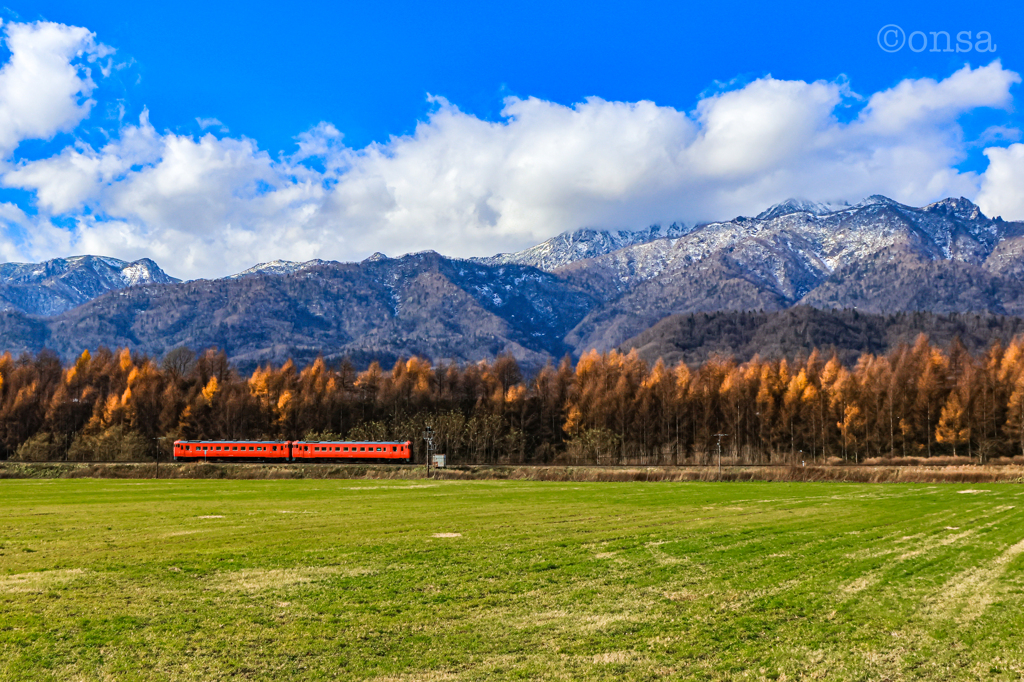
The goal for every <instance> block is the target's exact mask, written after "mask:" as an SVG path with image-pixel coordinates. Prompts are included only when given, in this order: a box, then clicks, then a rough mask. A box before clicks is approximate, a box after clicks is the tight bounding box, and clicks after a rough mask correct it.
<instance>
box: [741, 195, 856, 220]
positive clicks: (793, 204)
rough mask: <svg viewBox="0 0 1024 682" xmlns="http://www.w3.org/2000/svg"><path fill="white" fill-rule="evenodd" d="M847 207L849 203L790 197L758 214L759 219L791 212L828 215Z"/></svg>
mask: <svg viewBox="0 0 1024 682" xmlns="http://www.w3.org/2000/svg"><path fill="white" fill-rule="evenodd" d="M845 208H849V205H848V204H845V203H844V204H830V203H820V202H817V201H809V200H807V199H797V198H789V199H786V200H785V201H783V202H781V203H778V204H775V205H774V206H770V207H768V208H767V209H765V210H764V211H761V212H760V213H758V214H757V219H758V220H771V219H772V218H779V217H781V216H784V215H789V214H791V213H810V214H812V215H828V214H829V213H835V212H836V211H841V210H843V209H845Z"/></svg>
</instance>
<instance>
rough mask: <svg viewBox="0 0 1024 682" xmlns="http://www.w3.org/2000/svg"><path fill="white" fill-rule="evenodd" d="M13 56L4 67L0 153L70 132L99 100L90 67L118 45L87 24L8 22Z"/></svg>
mask: <svg viewBox="0 0 1024 682" xmlns="http://www.w3.org/2000/svg"><path fill="white" fill-rule="evenodd" d="M4 42H5V43H6V45H7V48H8V49H9V50H10V52H11V58H10V60H9V61H8V62H7V63H6V64H5V65H4V67H3V68H2V69H0V155H2V156H3V157H4V158H6V157H7V156H8V155H9V154H10V153H11V152H13V151H14V150H15V148H17V146H18V143H20V142H21V141H22V140H30V139H49V138H50V137H52V136H53V135H54V134H56V133H58V132H70V131H71V130H73V129H74V128H75V126H77V125H78V123H79V122H81V121H82V120H83V119H84V118H85V117H86V116H88V115H89V111H90V110H91V109H92V107H93V105H94V104H95V102H94V101H93V100H92V99H89V97H90V95H92V92H93V89H94V88H95V87H96V84H95V83H94V82H93V80H92V77H91V70H90V68H89V67H88V66H87V65H88V63H90V62H95V61H97V60H98V59H100V58H102V57H106V56H108V55H110V54H112V52H113V50H111V49H110V48H109V47H107V46H105V45H102V44H99V43H97V42H96V41H95V36H94V35H93V34H92V33H91V32H90V31H88V30H86V29H84V28H79V27H76V26H64V25H63V24H54V23H48V22H38V23H34V24H16V23H15V24H7V26H6V27H4Z"/></svg>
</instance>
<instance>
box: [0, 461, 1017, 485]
mask: <svg viewBox="0 0 1024 682" xmlns="http://www.w3.org/2000/svg"><path fill="white" fill-rule="evenodd" d="M426 475H427V474H426V469H425V467H424V466H423V465H422V464H419V465H416V464H412V465H409V464H402V465H381V464H338V463H303V464H278V463H275V464H253V463H245V464H243V463H223V462H187V463H179V462H162V463H160V465H159V466H157V465H156V464H154V463H126V462H0V478H137V479H144V478H168V479H190V478H194V479H240V480H262V479H331V478H339V479H422V478H425V477H426ZM430 477H431V478H432V479H439V480H517V481H563V482H572V481H575V482H599V481H608V482H626V481H647V482H658V481H845V482H851V483H1024V466H1021V465H1005V466H985V465H957V466H921V465H915V466H893V465H841V466H828V465H812V466H792V465H785V464H775V465H723V467H722V470H721V473H719V469H718V467H717V466H696V465H683V466H666V467H662V466H652V467H641V466H551V465H472V466H452V467H447V468H444V469H435V468H432V469H431V470H430Z"/></svg>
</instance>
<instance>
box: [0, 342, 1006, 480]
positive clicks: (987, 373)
mask: <svg viewBox="0 0 1024 682" xmlns="http://www.w3.org/2000/svg"><path fill="white" fill-rule="evenodd" d="M427 426H430V427H432V428H433V430H434V432H435V442H436V443H437V445H438V452H443V453H445V454H447V455H448V456H449V458H450V461H452V462H453V463H463V464H502V463H508V464H519V463H524V464H529V463H537V464H541V463H544V464H548V463H564V464H607V465H614V464H640V465H674V464H701V463H708V462H709V461H710V459H711V458H712V457H714V456H715V455H716V454H717V452H718V446H719V444H721V448H722V454H723V456H725V457H727V458H731V459H733V460H734V461H738V462H744V463H779V462H797V461H807V462H823V461H833V462H834V461H845V462H862V461H864V460H865V459H869V458H891V457H931V456H937V455H954V456H967V457H971V458H972V459H974V460H975V461H985V460H988V459H991V458H994V457H1012V456H1017V455H1024V339H1021V338H1016V339H1014V340H1013V341H1012V342H1011V343H1009V344H1008V345H1006V346H1003V345H1002V344H1001V343H1000V342H998V341H997V342H994V343H993V344H992V345H991V346H990V347H989V348H988V349H986V350H985V351H984V352H982V353H978V354H971V353H969V352H968V351H967V349H966V348H965V347H964V346H963V345H962V344H961V343H959V342H958V341H956V340H954V341H953V342H952V343H951V344H950V345H949V347H948V348H947V349H942V348H939V347H937V346H935V345H932V344H931V343H930V342H929V340H928V338H927V337H925V336H924V335H922V336H920V337H919V338H918V339H917V341H916V342H915V343H914V344H913V345H901V346H899V347H897V348H894V349H893V350H891V351H890V352H889V353H887V354H880V355H875V354H863V355H861V356H860V358H859V359H858V360H857V361H856V364H854V365H852V366H848V365H844V364H843V363H842V362H840V360H839V358H838V357H836V356H835V355H831V356H830V357H829V356H826V355H825V354H823V353H821V352H819V351H818V350H814V351H812V352H811V353H809V354H804V355H802V356H800V357H797V358H795V359H789V360H786V359H783V360H762V359H760V358H758V357H754V358H753V359H751V360H749V361H747V362H737V361H735V360H733V359H731V358H723V357H715V358H711V359H709V360H707V361H706V362H703V363H700V364H697V365H687V364H678V365H676V366H674V367H669V366H667V365H666V364H665V363H664V362H663V361H661V360H659V361H657V362H655V363H654V364H653V365H650V364H648V363H646V362H644V361H643V360H642V359H641V358H640V357H639V356H638V355H637V353H636V352H635V351H633V352H630V353H628V354H623V353H619V352H617V351H611V352H607V353H598V352H596V351H591V352H589V353H587V354H585V355H584V356H583V357H581V358H580V359H579V360H578V361H576V362H575V363H574V362H572V360H571V359H570V358H568V357H567V358H565V359H563V360H562V361H561V362H560V363H558V364H557V365H554V364H549V365H548V366H546V367H544V368H543V369H541V370H540V371H539V372H537V373H536V374H534V375H532V376H529V377H526V376H524V374H523V372H522V370H521V368H520V367H519V365H518V364H517V362H516V361H515V359H514V358H513V357H511V356H510V355H503V356H499V357H498V358H496V359H495V360H493V361H490V362H480V363H475V364H466V365H457V364H445V363H439V364H431V363H430V362H428V361H427V360H424V359H422V358H418V357H413V358H408V359H402V360H399V361H398V362H396V363H395V364H394V365H393V366H392V367H391V368H390V369H385V368H384V367H381V365H380V364H378V363H376V362H375V363H372V364H371V365H370V366H369V367H368V368H367V369H366V370H363V371H356V370H355V369H354V368H353V366H352V365H351V364H350V363H349V362H347V361H342V362H340V363H337V364H332V365H329V364H328V363H326V362H325V361H324V360H323V359H318V360H317V361H315V362H314V363H312V364H310V365H309V366H307V367H305V368H301V369H300V368H298V367H297V366H296V365H295V363H293V362H291V361H288V362H286V363H284V364H283V365H280V366H271V365H267V366H261V367H258V368H257V369H256V370H254V371H253V372H252V373H251V374H250V375H248V376H245V375H242V374H240V373H239V372H238V370H237V369H236V368H235V367H233V366H232V365H231V363H230V362H229V361H228V359H227V357H226V356H225V354H224V353H223V352H219V351H217V350H208V351H206V352H204V353H201V354H198V355H197V354H195V353H193V352H192V351H190V350H188V349H186V348H177V349H174V350H172V351H171V352H169V353H168V354H167V355H166V356H165V357H163V358H160V359H157V358H152V357H147V356H145V355H138V354H133V353H131V352H130V351H129V350H128V349H120V350H116V351H112V350H109V349H103V348H101V349H99V350H98V351H96V352H95V353H90V352H88V351H86V352H83V353H82V355H81V356H80V357H79V358H78V359H77V360H76V361H75V362H74V363H73V364H71V365H69V366H65V365H63V364H62V363H61V362H60V360H59V359H58V357H57V356H56V355H54V354H53V353H50V352H48V351H43V352H41V353H39V354H37V355H29V354H25V355H22V356H20V357H18V358H14V357H12V355H11V354H10V353H7V354H4V355H2V356H0V455H2V456H3V457H5V458H10V459H20V460H37V461H42V460H46V461H53V460H69V461H110V460H124V461H145V460H151V459H152V458H154V457H156V456H162V457H163V458H167V457H169V455H170V452H171V444H172V443H173V441H174V440H176V439H192V440H196V439H204V440H205V439H209V440H234V439H261V440H263V439H265V440H294V439H301V438H305V439H320V440H343V439H344V440H361V439H366V440H398V441H405V440H410V441H412V442H413V443H414V446H415V452H416V457H417V459H418V461H423V457H424V454H423V446H422V442H421V439H420V435H421V433H422V431H423V430H424V428H425V427H427Z"/></svg>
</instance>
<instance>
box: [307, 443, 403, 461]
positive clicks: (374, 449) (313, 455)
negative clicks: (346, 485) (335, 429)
mask: <svg viewBox="0 0 1024 682" xmlns="http://www.w3.org/2000/svg"><path fill="white" fill-rule="evenodd" d="M291 447H292V460H294V461H296V462H366V463H374V464H409V463H410V462H412V441H408V440H407V441H405V442H400V441H388V442H370V441H300V440H295V441H292V442H291Z"/></svg>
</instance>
